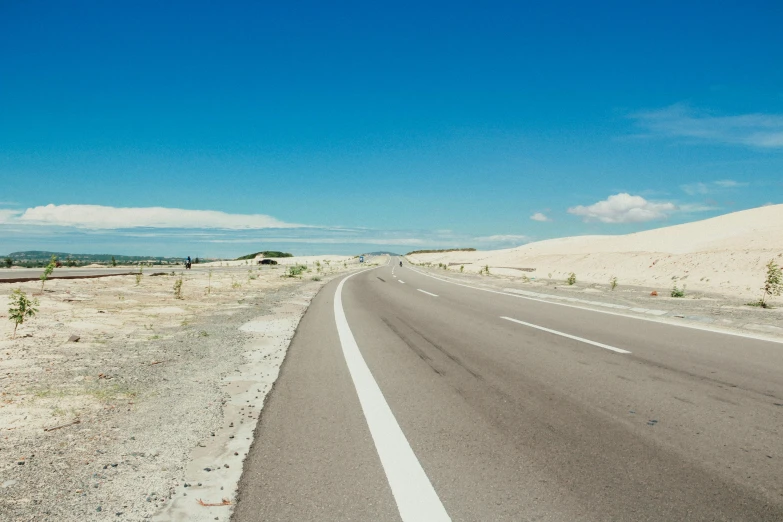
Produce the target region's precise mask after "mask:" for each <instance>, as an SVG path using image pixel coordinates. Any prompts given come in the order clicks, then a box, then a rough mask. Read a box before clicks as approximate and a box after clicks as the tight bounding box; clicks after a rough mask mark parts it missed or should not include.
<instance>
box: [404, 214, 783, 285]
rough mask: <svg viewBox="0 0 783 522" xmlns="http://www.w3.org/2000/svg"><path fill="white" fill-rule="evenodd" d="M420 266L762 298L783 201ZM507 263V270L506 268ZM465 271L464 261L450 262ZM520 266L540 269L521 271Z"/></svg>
mask: <svg viewBox="0 0 783 522" xmlns="http://www.w3.org/2000/svg"><path fill="white" fill-rule="evenodd" d="M409 257H410V260H411V261H413V262H415V263H434V264H438V263H445V264H450V263H456V264H458V265H459V264H464V266H465V271H469V272H478V271H479V270H480V269H481V268H483V267H484V266H485V265H489V267H490V271H491V272H492V273H495V274H504V275H516V276H519V277H522V275H523V274H527V275H528V276H529V277H531V278H536V279H539V280H540V279H548V278H549V274H551V278H552V279H565V278H566V277H567V275H568V273H569V272H574V273H575V274H576V276H577V278H578V280H580V281H585V282H595V283H607V282H608V281H609V279H610V278H612V277H617V279H618V282H619V283H620V284H625V285H638V286H645V287H652V288H660V289H663V290H666V289H669V288H671V286H672V285H673V284H674V282H675V281H677V282H678V284H680V285H682V284H685V285H687V287H688V288H689V289H691V290H697V291H703V292H715V293H720V294H731V295H737V296H743V297H758V295H759V293H760V292H759V288H760V286H761V284H762V282H763V280H764V276H765V265H766V263H767V262H768V261H769V260H770V259H775V261H776V262H777V263H778V264H779V265H783V205H771V206H766V207H761V208H755V209H751V210H744V211H741V212H734V213H732V214H726V215H723V216H718V217H715V218H711V219H706V220H703V221H696V222H693V223H686V224H683V225H676V226H671V227H664V228H659V229H656V230H648V231H645V232H638V233H635V234H628V235H620V236H577V237H567V238H561V239H551V240H547V241H539V242H536V243H530V244H527V245H524V246H521V247H517V248H512V249H505V250H491V251H476V252H448V253H438V254H416V255H413V256H409ZM504 267H505V268H504ZM450 268H451V269H452V270H455V269H456V270H459V266H451V267H450ZM515 268H534V269H535V271H534V272H522V271H519V270H515Z"/></svg>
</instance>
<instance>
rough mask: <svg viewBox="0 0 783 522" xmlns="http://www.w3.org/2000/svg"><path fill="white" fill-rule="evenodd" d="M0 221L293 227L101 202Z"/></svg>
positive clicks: (261, 218)
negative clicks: (117, 205)
mask: <svg viewBox="0 0 783 522" xmlns="http://www.w3.org/2000/svg"><path fill="white" fill-rule="evenodd" d="M0 223H3V224H17V225H46V226H64V227H73V228H83V229H92V230H112V229H127V228H140V227H144V228H200V229H223V230H253V229H264V228H294V227H301V226H303V225H295V224H291V223H284V222H282V221H279V220H277V219H275V218H273V217H271V216H267V215H264V214H228V213H226V212H219V211H215V210H185V209H181V208H163V207H137V208H132V207H122V208H118V207H107V206H102V205H46V206H40V207H32V208H28V209H27V210H24V211H9V210H0Z"/></svg>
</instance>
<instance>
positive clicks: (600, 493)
mask: <svg viewBox="0 0 783 522" xmlns="http://www.w3.org/2000/svg"><path fill="white" fill-rule="evenodd" d="M341 281H342V280H336V281H333V282H332V283H330V284H329V285H327V286H326V287H325V288H324V289H323V290H322V291H321V292H320V293H319V294H318V295H317V296H316V298H315V299H314V300H313V303H312V304H311V306H310V308H309V309H308V311H307V313H306V314H305V316H304V317H303V319H302V321H301V323H300V325H299V328H298V330H297V333H296V335H295V337H294V339H293V340H292V342H291V346H290V347H289V351H288V356H287V358H286V361H285V362H284V364H283V368H282V371H281V373H280V377H279V378H278V381H277V383H276V384H275V387H274V389H273V391H272V392H271V395H270V397H269V399H268V401H267V404H266V406H265V407H264V410H263V414H262V417H261V420H260V422H259V426H258V428H257V433H256V440H255V443H254V444H253V447H252V449H251V452H250V454H249V455H248V458H247V460H246V463H245V471H244V474H243V478H242V481H241V483H240V491H239V498H238V503H237V505H236V510H235V513H234V518H235V520H237V521H255V520H265V521H266V520H401V519H402V520H406V521H408V520H431V519H432V515H428V514H426V513H428V512H427V511H425V510H426V509H431V508H434V509H437V506H434V503H435V502H437V503H440V505H441V506H442V508H443V510H444V513H445V514H446V517H447V518H450V519H452V520H584V521H599V520H600V521H603V520H643V521H672V520H770V521H771V520H778V521H779V520H783V474H781V472H780V470H781V469H783V465H782V463H781V460H782V459H783V442H782V441H781V437H780V435H781V429H782V427H783V371H781V370H783V346H782V345H780V344H777V343H773V342H767V341H762V340H758V339H750V338H742V337H736V336H729V335H723V334H720V333H715V332H709V331H703V330H694V329H688V328H681V327H678V326H675V325H669V324H664V323H657V322H650V321H644V320H641V319H637V318H632V317H621V316H616V315H607V314H601V313H597V312H593V311H590V310H583V309H577V308H568V307H563V306H557V305H555V304H548V303H542V302H536V301H531V300H525V299H520V298H517V297H514V296H507V295H502V294H493V293H488V292H483V291H479V290H476V289H472V288H468V287H464V286H459V285H454V284H451V283H449V282H445V281H442V280H438V279H435V278H433V277H430V276H428V275H427V274H426V273H422V272H420V271H418V270H415V269H412V268H410V267H409V266H407V265H405V266H404V267H402V268H401V267H399V266H398V265H396V264H390V265H387V266H384V267H380V268H377V269H375V270H369V271H366V272H362V273H359V274H356V275H354V276H352V277H351V278H350V279H347V280H345V282H344V283H343V284H342V286H340V288H341V292H340V299H339V301H338V304H339V305H340V307H341V308H342V309H343V311H344V316H345V320H346V323H347V325H348V328H349V331H350V333H351V335H352V337H353V339H354V341H355V345H356V348H357V351H356V352H355V353H354V352H352V351H351V350H350V349H346V347H345V338H344V337H345V336H344V332H340V333H338V328H339V324H340V323H339V321H340V318H339V317H338V316H339V313H337V314H336V307H335V297H336V291H337V290H338V286H339V285H340V282H341ZM357 364H359V365H361V364H364V365H366V368H367V370H369V371H368V374H369V375H370V377H369V378H368V377H367V376H366V375H363V374H361V372H359V373H357V372H356V371H355V368H356V365H357ZM357 375H359V377H357ZM373 382H374V384H375V385H376V387H377V389H378V391H379V393H380V396H381V399H380V400H381V401H382V402H383V403H385V406H384V404H381V403H380V402H379V399H378V397H376V396H374V395H372V393H373V392H372V384H373ZM368 390H369V391H368ZM368 394H369V395H368ZM368 397H370V398H369V399H368ZM384 408H388V411H389V412H390V414H391V418H392V420H393V423H394V425H391V424H389V422H390V421H389V420H388V419H386V418H385V417H384V415H380V416H379V415H378V414H377V412H378V411H380V410H384ZM378 417H381V418H384V419H385V420H383V422H386V424H378V423H379V421H378ZM395 425H396V427H395ZM379 426H382V427H383V429H379ZM397 429H398V430H399V433H400V434H401V436H402V437H403V438H404V441H405V444H407V445H408V447H409V448H410V450H411V455H413V461H415V462H412V461H410V459H409V458H407V457H405V455H404V454H405V449H404V447H403V448H402V449H400V446H399V444H401V442H400V440H399V439H396V438H395V437H394V436H387V434H389V433H396V430H397ZM390 444H396V445H397V446H394V447H393V449H390V448H392V446H390ZM403 446H404V445H403ZM394 448H396V449H394ZM390 452H391V453H390ZM395 452H396V453H395ZM389 455H399V458H392V459H390V458H389ZM417 466H418V468H419V469H420V470H421V472H422V473H423V476H424V477H425V480H426V481H428V483H429V485H430V487H431V489H432V492H433V493H434V495H435V497H434V499H433V498H431V497H427V496H426V495H424V497H426V498H425V500H423V501H422V500H420V499H417V498H414V496H415V495H416V494H417V491H420V490H422V489H426V487H425V486H423V485H422V483H421V482H416V484H418V486H417V487H416V488H406V487H405V484H404V482H405V481H402V482H403V483H402V484H401V483H400V481H399V474H400V473H403V476H404V474H405V473H406V472H410V473H411V475H410V476H411V477H414V476H415V475H416V473H418V472H417V471H416V469H414V468H416V467H417ZM419 478H420V477H419ZM415 480H418V479H411V482H412V483H413V482H415ZM417 502H423V503H419V504H417ZM417 505H418V506H421V511H420V512H419V513H418V514H417V511H416V509H417V508H416V506H417ZM411 506H413V507H411Z"/></svg>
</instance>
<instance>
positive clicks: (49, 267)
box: [41, 256, 57, 293]
mask: <svg viewBox="0 0 783 522" xmlns="http://www.w3.org/2000/svg"><path fill="white" fill-rule="evenodd" d="M56 266H57V258H56V257H55V256H52V258H51V259H50V260H49V264H48V265H46V268H44V271H43V274H41V293H43V290H44V284H45V283H46V280H47V279H49V276H50V275H52V272H54V267H56Z"/></svg>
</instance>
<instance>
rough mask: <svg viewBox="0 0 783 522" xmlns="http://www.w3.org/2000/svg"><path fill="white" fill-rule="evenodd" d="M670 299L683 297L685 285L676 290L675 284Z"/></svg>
mask: <svg viewBox="0 0 783 522" xmlns="http://www.w3.org/2000/svg"><path fill="white" fill-rule="evenodd" d="M671 296H672V297H685V285H682V288H677V284H676V283H675V284H674V287H673V288H672V293H671Z"/></svg>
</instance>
